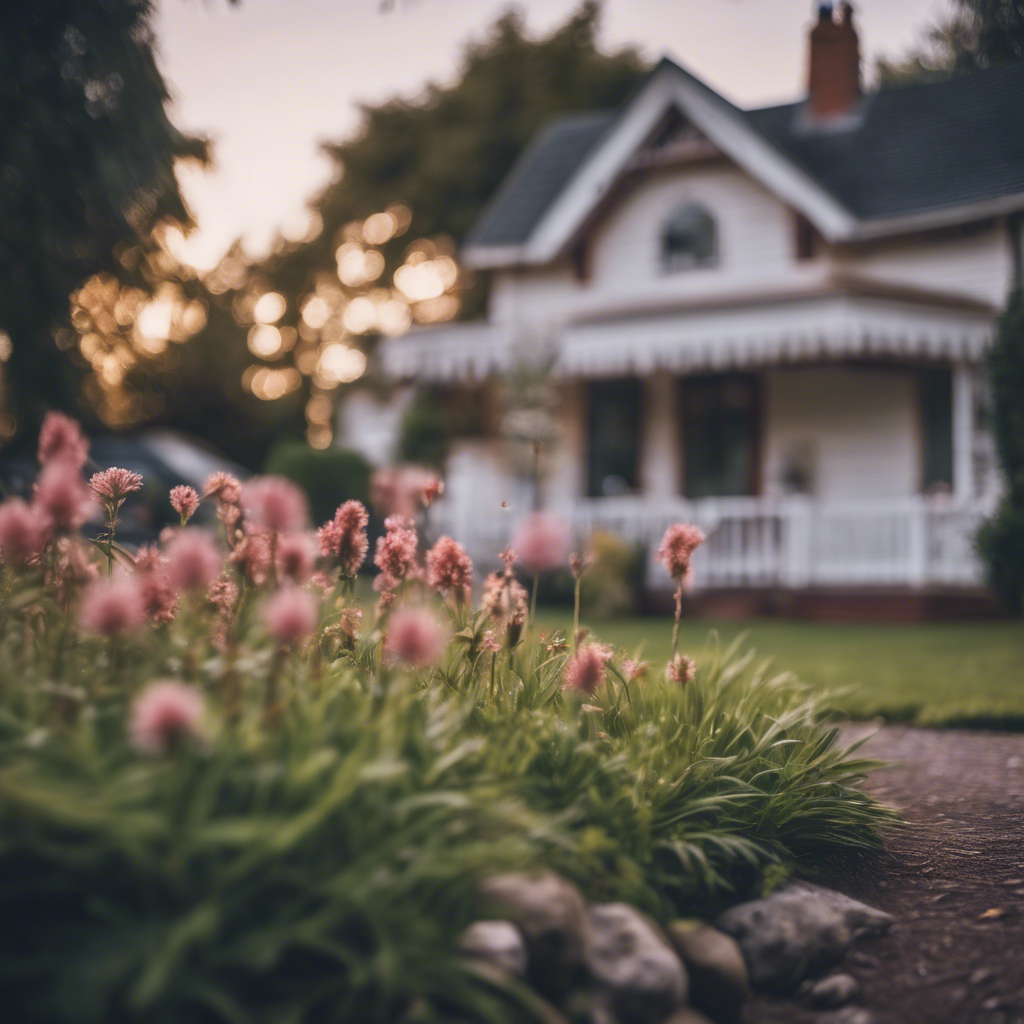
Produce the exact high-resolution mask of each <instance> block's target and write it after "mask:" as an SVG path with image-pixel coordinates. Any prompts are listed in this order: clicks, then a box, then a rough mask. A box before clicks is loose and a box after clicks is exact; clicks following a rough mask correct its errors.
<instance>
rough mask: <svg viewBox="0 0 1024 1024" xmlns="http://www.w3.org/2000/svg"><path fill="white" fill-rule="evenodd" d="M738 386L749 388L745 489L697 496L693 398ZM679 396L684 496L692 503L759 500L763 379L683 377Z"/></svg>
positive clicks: (733, 375) (752, 375)
mask: <svg viewBox="0 0 1024 1024" xmlns="http://www.w3.org/2000/svg"><path fill="white" fill-rule="evenodd" d="M737 385H738V386H740V387H745V388H748V389H749V395H750V400H749V406H748V415H749V425H748V427H747V430H748V437H747V446H748V449H747V450H748V452H749V465H748V467H747V473H746V482H745V486H744V489H743V490H742V491H739V492H733V493H716V494H703V493H700V494H698V493H695V492H696V491H697V490H699V488H697V487H696V486H695V481H694V479H693V477H692V475H691V474H692V473H693V465H692V461H691V459H689V458H688V457H687V451H688V447H689V445H690V444H691V443H693V441H694V437H695V436H696V433H697V431H695V430H694V429H693V421H694V419H695V418H696V417H695V414H694V411H693V402H694V396H695V394H696V392H697V391H698V390H699V389H702V388H706V389H708V390H710V389H711V388H713V387H717V388H720V389H722V390H724V389H725V388H727V387H729V386H737ZM679 392H680V393H679V422H678V425H677V430H678V434H679V435H680V436H681V444H680V446H679V458H680V473H679V481H680V493H681V494H682V496H683V497H685V498H688V499H691V500H699V499H700V498H711V497H720V498H727V497H756V496H758V495H760V494H761V493H762V477H763V462H764V447H763V430H764V426H763V420H764V416H763V412H764V386H763V380H762V377H761V375H760V374H758V373H716V374H697V375H692V376H689V377H682V378H680V381H679Z"/></svg>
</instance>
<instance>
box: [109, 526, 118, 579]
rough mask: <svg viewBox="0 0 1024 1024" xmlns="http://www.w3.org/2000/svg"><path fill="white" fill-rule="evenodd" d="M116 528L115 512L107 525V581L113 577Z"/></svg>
mask: <svg viewBox="0 0 1024 1024" xmlns="http://www.w3.org/2000/svg"><path fill="white" fill-rule="evenodd" d="M116 526H117V513H116V512H115V513H114V515H113V516H111V518H110V522H108V523H107V579H110V577H111V576H113V575H114V528H115V527H116Z"/></svg>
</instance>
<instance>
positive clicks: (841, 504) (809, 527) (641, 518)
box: [444, 496, 989, 590]
mask: <svg viewBox="0 0 1024 1024" xmlns="http://www.w3.org/2000/svg"><path fill="white" fill-rule="evenodd" d="M452 511H454V510H452ZM988 511H989V508H988V503H982V502H972V503H964V502H958V501H955V500H953V499H943V498H924V497H908V498H900V499H889V500H872V501H869V500H862V501H836V500H817V499H813V498H802V497H789V498H778V499H772V498H709V499H704V500H700V501H684V500H681V499H670V500H659V499H650V498H642V497H634V496H630V497H623V498H602V499H588V500H582V501H579V502H578V503H576V505H575V506H574V507H573V508H572V509H570V510H566V513H567V515H568V518H570V519H571V521H572V523H573V529H574V532H575V533H576V535H577V536H579V537H585V536H588V535H589V534H590V533H592V532H593V531H594V530H607V531H609V532H611V533H615V534H617V535H619V536H620V537H622V538H624V539H625V540H627V541H630V542H632V543H638V544H642V545H643V546H644V547H645V548H646V549H647V552H648V574H647V578H648V583H649V585H651V586H654V587H659V586H662V585H664V586H668V585H669V580H668V578H667V576H666V575H665V572H664V570H663V569H662V568H661V566H660V565H659V564H658V562H657V559H656V558H655V554H654V552H655V548H656V547H657V544H658V542H659V540H660V539H661V535H662V534H663V533H664V531H665V529H666V527H667V526H669V525H670V524H671V523H674V522H680V521H685V522H693V523H696V524H697V525H699V526H700V527H701V528H702V529H703V530H704V532H705V533H706V534H707V542H706V543H705V544H704V545H703V546H702V547H701V548H700V549H699V550H698V552H697V554H696V555H695V556H694V561H693V585H694V589H696V590H705V589H717V588H730V587H737V588H738V587H787V588H789V587H791V588H799V587H808V586H828V587H833V586H835V587H846V586H850V587H858V586H898V587H903V586H909V587H924V586H935V585H947V586H948V585H952V586H976V585H979V584H980V583H981V582H982V570H981V566H980V564H979V562H978V559H977V557H976V555H975V553H974V546H973V537H974V534H975V532H976V531H977V528H978V526H979V525H980V523H981V521H982V519H983V518H984V517H985V515H986V514H988ZM444 518H445V520H447V519H448V518H449V517H448V516H445V517H444ZM451 518H453V519H455V518H457V519H459V520H460V524H459V525H460V526H461V527H462V529H461V531H460V532H456V533H455V536H461V538H462V539H463V542H464V543H466V544H467V547H468V548H469V550H470V553H471V554H472V555H473V557H474V559H476V560H477V561H478V562H480V563H482V564H488V563H490V562H493V561H495V556H496V553H497V551H499V550H500V548H501V547H502V546H503V545H504V544H505V543H507V541H508V538H509V535H510V533H511V528H512V525H513V519H512V517H511V516H507V517H506V516H500V515H498V516H496V515H494V514H493V513H492V514H490V515H488V514H483V515H462V516H457V517H451ZM446 525H447V524H446ZM452 525H453V526H454V525H455V524H454V522H453V523H452ZM467 528H468V529H467Z"/></svg>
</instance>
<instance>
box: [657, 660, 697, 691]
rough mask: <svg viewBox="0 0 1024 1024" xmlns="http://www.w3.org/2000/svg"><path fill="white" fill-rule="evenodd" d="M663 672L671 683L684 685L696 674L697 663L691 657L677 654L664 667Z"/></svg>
mask: <svg viewBox="0 0 1024 1024" xmlns="http://www.w3.org/2000/svg"><path fill="white" fill-rule="evenodd" d="M665 674H666V675H667V676H668V678H669V679H670V680H671V681H672V682H673V683H679V684H680V686H685V685H686V684H687V683H688V682H690V681H691V680H692V679H693V677H694V676H695V675H696V674H697V665H696V663H695V662H694V660H693V658H689V657H687V656H686V655H685V654H677V655H676V656H675V657H674V658H673V659H672V660H671V661H670V662H669V663H668V666H667V667H666V669H665Z"/></svg>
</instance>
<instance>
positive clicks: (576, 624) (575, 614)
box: [572, 576, 582, 654]
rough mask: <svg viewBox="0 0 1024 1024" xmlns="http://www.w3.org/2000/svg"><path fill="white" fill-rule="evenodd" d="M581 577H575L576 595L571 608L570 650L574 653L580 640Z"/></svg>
mask: <svg viewBox="0 0 1024 1024" xmlns="http://www.w3.org/2000/svg"><path fill="white" fill-rule="evenodd" d="M581 582H582V580H581V577H580V576H577V577H576V596H575V602H574V603H573V609H572V651H573V654H575V653H576V652H577V651H578V650H579V646H580V641H579V636H580V583H581Z"/></svg>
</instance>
